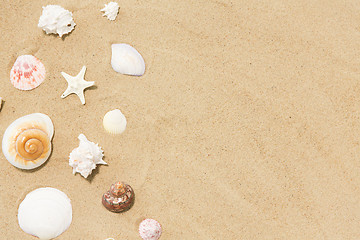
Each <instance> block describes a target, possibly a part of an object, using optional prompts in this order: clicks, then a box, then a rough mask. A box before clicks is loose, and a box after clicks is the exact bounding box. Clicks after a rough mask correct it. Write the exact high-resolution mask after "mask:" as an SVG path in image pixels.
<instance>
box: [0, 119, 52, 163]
mask: <svg viewBox="0 0 360 240" xmlns="http://www.w3.org/2000/svg"><path fill="white" fill-rule="evenodd" d="M53 134H54V126H53V124H52V121H51V119H50V118H49V117H48V116H47V115H45V114H42V113H33V114H29V115H26V116H23V117H20V118H18V119H16V120H15V121H14V122H13V123H11V124H10V125H9V127H8V128H7V129H6V131H5V133H4V136H3V140H2V151H3V153H4V155H5V157H6V159H7V160H8V161H9V162H10V163H11V164H12V165H14V166H15V167H18V168H21V169H33V168H36V167H39V166H40V165H42V164H43V163H44V162H46V160H47V159H48V157H49V156H50V153H51V139H52V137H53Z"/></svg>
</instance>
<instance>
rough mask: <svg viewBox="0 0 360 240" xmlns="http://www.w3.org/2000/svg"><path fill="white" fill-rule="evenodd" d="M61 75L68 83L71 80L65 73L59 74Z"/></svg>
mask: <svg viewBox="0 0 360 240" xmlns="http://www.w3.org/2000/svg"><path fill="white" fill-rule="evenodd" d="M61 75H63V77H64V78H65V80H66V81H67V82H68V83H70V82H71V79H72V78H73V77H72V76H70V75H69V74H67V73H65V72H61Z"/></svg>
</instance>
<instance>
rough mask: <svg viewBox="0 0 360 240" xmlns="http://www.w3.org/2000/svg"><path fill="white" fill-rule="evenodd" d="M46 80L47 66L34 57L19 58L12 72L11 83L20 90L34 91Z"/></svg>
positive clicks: (24, 56)
mask: <svg viewBox="0 0 360 240" xmlns="http://www.w3.org/2000/svg"><path fill="white" fill-rule="evenodd" d="M44 79H45V66H44V64H42V62H41V61H40V60H39V59H37V58H36V57H34V56H32V55H22V56H19V57H18V58H17V59H16V61H15V63H14V66H13V67H12V68H11V71H10V81H11V83H12V85H14V87H16V88H17V89H20V90H32V89H34V88H36V87H37V86H39V85H40V84H41V83H42V82H43V81H44Z"/></svg>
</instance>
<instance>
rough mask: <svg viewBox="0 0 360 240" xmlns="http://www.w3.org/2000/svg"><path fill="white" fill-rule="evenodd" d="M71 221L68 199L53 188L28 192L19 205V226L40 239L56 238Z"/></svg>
mask: <svg viewBox="0 0 360 240" xmlns="http://www.w3.org/2000/svg"><path fill="white" fill-rule="evenodd" d="M71 221H72V206H71V202H70V199H69V198H68V196H66V194H65V193H63V192H62V191H60V190H58V189H55V188H50V187H45V188H38V189H36V190H34V191H32V192H30V193H28V194H27V195H26V197H25V199H24V200H23V201H22V202H21V203H20V205H19V209H18V222H19V225H20V228H21V229H22V230H23V231H24V232H26V233H28V234H31V235H34V236H37V237H39V238H40V239H52V238H56V237H57V236H59V235H60V234H62V233H63V232H65V231H66V230H67V229H68V228H69V226H70V224H71Z"/></svg>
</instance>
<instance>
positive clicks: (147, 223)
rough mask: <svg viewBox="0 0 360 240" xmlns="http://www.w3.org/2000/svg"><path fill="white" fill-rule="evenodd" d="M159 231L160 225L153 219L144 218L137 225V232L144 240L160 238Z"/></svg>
mask: <svg viewBox="0 0 360 240" xmlns="http://www.w3.org/2000/svg"><path fill="white" fill-rule="evenodd" d="M161 232H162V230H161V225H160V223H159V222H158V221H156V220H155V219H151V218H148V219H145V220H143V221H142V222H141V223H140V225H139V234H140V237H141V238H142V239H144V240H157V239H159V238H160V235H161Z"/></svg>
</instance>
